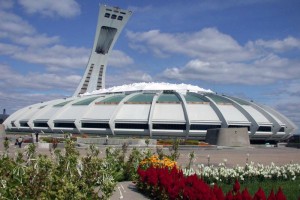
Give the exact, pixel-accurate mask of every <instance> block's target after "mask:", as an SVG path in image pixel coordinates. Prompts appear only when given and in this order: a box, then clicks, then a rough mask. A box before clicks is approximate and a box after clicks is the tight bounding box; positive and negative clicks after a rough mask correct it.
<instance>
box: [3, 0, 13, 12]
mask: <svg viewBox="0 0 300 200" xmlns="http://www.w3.org/2000/svg"><path fill="white" fill-rule="evenodd" d="M13 5H14V2H13V0H0V10H1V9H10V8H12V7H13Z"/></svg>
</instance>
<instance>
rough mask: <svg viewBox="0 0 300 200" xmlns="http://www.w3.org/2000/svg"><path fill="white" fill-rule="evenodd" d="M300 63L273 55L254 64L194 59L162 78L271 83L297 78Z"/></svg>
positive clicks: (173, 69)
mask: <svg viewBox="0 0 300 200" xmlns="http://www.w3.org/2000/svg"><path fill="white" fill-rule="evenodd" d="M299 75H300V65H299V63H293V62H291V61H288V60H286V59H281V58H279V57H277V56H274V55H270V56H269V57H268V56H267V57H264V58H262V59H261V60H257V61H256V62H254V63H250V64H247V63H238V62H203V61H201V60H199V59H195V60H191V61H190V62H188V63H187V64H186V65H185V66H183V67H173V68H168V69H166V70H164V71H163V73H162V75H160V77H161V78H167V79H173V80H174V79H175V80H181V81H182V80H204V81H209V82H215V83H227V84H228V83H230V84H232V83H237V84H245V85H260V84H269V83H273V82H276V81H278V80H285V79H286V80H287V79H292V78H297V77H299Z"/></svg>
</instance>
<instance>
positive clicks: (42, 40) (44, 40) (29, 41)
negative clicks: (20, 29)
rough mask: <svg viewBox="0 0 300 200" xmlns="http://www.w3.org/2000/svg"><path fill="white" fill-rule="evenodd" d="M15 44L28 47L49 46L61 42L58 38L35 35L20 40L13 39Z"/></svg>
mask: <svg viewBox="0 0 300 200" xmlns="http://www.w3.org/2000/svg"><path fill="white" fill-rule="evenodd" d="M12 40H13V41H14V42H15V43H18V44H22V45H26V46H32V47H37V46H47V45H50V44H55V43H57V42H58V41H59V37H58V36H53V37H48V36H47V35H45V34H40V35H35V36H22V37H19V38H13V39H12Z"/></svg>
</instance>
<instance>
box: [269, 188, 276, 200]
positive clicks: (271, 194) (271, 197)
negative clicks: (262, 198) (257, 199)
mask: <svg viewBox="0 0 300 200" xmlns="http://www.w3.org/2000/svg"><path fill="white" fill-rule="evenodd" d="M268 200H276V197H275V194H274V191H273V189H272V190H271V192H270V194H269V196H268Z"/></svg>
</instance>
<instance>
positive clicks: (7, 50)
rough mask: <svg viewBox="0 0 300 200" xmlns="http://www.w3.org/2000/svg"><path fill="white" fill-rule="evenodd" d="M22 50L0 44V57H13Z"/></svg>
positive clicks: (14, 46)
mask: <svg viewBox="0 0 300 200" xmlns="http://www.w3.org/2000/svg"><path fill="white" fill-rule="evenodd" d="M22 49H23V48H21V47H18V46H16V45H12V44H5V43H0V55H13V54H14V53H16V52H18V51H21V50H22Z"/></svg>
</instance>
